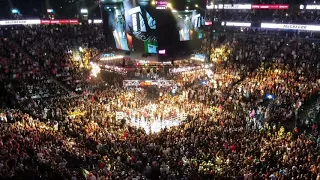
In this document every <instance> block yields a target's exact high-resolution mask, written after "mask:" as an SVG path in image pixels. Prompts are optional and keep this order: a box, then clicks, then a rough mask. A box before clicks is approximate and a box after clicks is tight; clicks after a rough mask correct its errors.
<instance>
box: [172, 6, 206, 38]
mask: <svg viewBox="0 0 320 180" xmlns="http://www.w3.org/2000/svg"><path fill="white" fill-rule="evenodd" d="M173 14H174V16H175V19H176V21H177V28H178V31H179V37H180V41H189V40H192V39H201V38H202V37H203V32H202V30H201V26H202V24H203V21H204V19H203V17H202V16H201V14H200V13H198V12H197V11H196V10H187V11H175V12H174V13H173Z"/></svg>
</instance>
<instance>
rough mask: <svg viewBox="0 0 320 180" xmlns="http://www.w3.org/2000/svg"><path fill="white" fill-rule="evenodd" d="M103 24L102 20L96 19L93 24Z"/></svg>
mask: <svg viewBox="0 0 320 180" xmlns="http://www.w3.org/2000/svg"><path fill="white" fill-rule="evenodd" d="M101 23H102V19H94V20H93V24H101Z"/></svg>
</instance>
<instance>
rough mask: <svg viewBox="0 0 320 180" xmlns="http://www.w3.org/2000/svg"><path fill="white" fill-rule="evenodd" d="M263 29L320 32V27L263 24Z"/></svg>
mask: <svg viewBox="0 0 320 180" xmlns="http://www.w3.org/2000/svg"><path fill="white" fill-rule="evenodd" d="M261 28H269V29H292V30H302V31H320V26H319V25H305V24H274V23H261Z"/></svg>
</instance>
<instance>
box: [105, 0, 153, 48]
mask: <svg viewBox="0 0 320 180" xmlns="http://www.w3.org/2000/svg"><path fill="white" fill-rule="evenodd" d="M103 9H104V10H105V11H106V12H107V16H108V26H109V28H110V30H109V32H110V31H111V32H112V35H113V38H114V41H115V44H116V48H117V49H120V50H125V51H135V49H136V48H137V49H138V51H139V50H140V49H144V50H145V52H146V53H157V49H158V47H157V37H156V33H155V32H156V27H157V26H156V19H155V17H154V16H153V15H152V14H151V13H150V12H149V11H150V6H149V0H116V1H114V0H109V1H106V2H105V3H104V4H103Z"/></svg>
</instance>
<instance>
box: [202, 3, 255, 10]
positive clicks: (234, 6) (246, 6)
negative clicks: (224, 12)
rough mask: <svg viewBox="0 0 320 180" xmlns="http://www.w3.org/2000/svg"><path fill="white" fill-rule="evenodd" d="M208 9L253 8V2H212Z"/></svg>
mask: <svg viewBox="0 0 320 180" xmlns="http://www.w3.org/2000/svg"><path fill="white" fill-rule="evenodd" d="M207 9H251V4H217V5H213V4H212V5H210V6H207Z"/></svg>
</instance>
